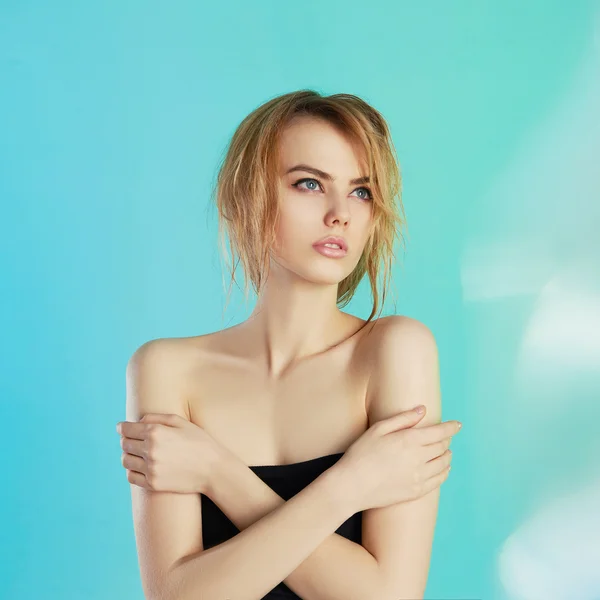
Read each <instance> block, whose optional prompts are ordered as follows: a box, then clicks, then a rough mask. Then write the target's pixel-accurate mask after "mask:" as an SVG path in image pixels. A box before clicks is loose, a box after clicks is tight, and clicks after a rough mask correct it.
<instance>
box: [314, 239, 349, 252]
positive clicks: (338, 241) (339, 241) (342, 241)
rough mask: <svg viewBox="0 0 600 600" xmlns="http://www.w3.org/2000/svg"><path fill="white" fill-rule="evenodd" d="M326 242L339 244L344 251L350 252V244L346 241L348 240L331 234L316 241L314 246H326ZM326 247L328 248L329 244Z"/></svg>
mask: <svg viewBox="0 0 600 600" xmlns="http://www.w3.org/2000/svg"><path fill="white" fill-rule="evenodd" d="M325 244H337V245H338V246H339V247H340V249H341V250H343V251H344V252H348V244H347V243H346V240H345V239H344V238H343V237H338V236H333V235H330V236H327V237H326V238H323V239H321V240H319V241H318V242H315V243H314V244H313V246H324V245H325ZM325 247H326V248H327V246H325ZM332 249H333V248H332Z"/></svg>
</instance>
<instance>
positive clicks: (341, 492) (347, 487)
mask: <svg viewBox="0 0 600 600" xmlns="http://www.w3.org/2000/svg"><path fill="white" fill-rule="evenodd" d="M323 477H325V478H326V479H327V480H328V482H329V491H330V495H331V498H332V500H333V501H334V502H336V503H337V505H338V506H339V507H340V510H341V511H342V512H343V514H344V515H346V517H347V518H350V517H351V516H352V515H354V514H356V513H357V512H359V511H361V510H362V508H361V507H360V498H359V495H358V490H357V486H356V482H355V481H354V479H353V473H352V472H351V471H350V470H349V469H348V468H347V466H346V465H345V464H340V463H339V462H338V463H336V464H335V465H333V466H332V467H330V468H329V469H327V471H325V473H323Z"/></svg>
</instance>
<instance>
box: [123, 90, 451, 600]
mask: <svg viewBox="0 0 600 600" xmlns="http://www.w3.org/2000/svg"><path fill="white" fill-rule="evenodd" d="M400 188H401V185H400V172H399V168H398V165H397V162H396V159H395V150H394V147H393V144H392V140H391V136H390V133H389V130H388V127H387V125H386V123H385V121H384V119H383V117H382V116H381V115H380V114H379V113H378V112H377V111H376V110H375V109H374V108H372V107H371V106H369V105H368V104H367V103H365V102H364V101H363V100H361V99H360V98H358V97H356V96H352V95H347V94H337V95H333V96H325V97H324V96H321V95H319V94H318V93H316V92H313V91H310V90H302V91H299V92H295V93H290V94H285V95H283V96H280V97H277V98H274V99H272V100H270V101H268V102H267V103H265V104H264V105H262V106H260V107H259V108H258V109H257V110H255V111H254V112H252V113H251V114H250V115H249V116H248V117H246V118H245V119H244V121H243V122H242V123H241V124H240V126H239V127H238V129H237V130H236V132H235V134H234V135H233V138H232V140H231V143H230V144H229V147H228V151H227V154H226V156H225V158H224V161H223V164H222V165H221V168H220V171H219V176H218V180H217V186H216V201H217V206H218V208H219V215H220V217H221V219H222V224H223V225H224V226H225V227H226V228H227V230H228V234H229V238H230V244H231V250H232V254H233V255H234V256H235V254H236V253H237V254H238V255H239V258H240V260H241V261H242V264H243V268H244V273H245V275H246V281H248V280H250V281H251V282H252V284H253V286H254V289H255V291H256V293H257V297H258V300H257V303H256V307H255V309H254V311H253V312H252V314H251V316H250V317H249V318H248V319H247V320H246V321H244V322H242V323H240V324H239V325H236V326H234V327H230V328H227V329H224V330H222V331H217V332H214V333H210V334H206V335H200V336H194V337H187V338H175V339H166V338H165V339H157V340H152V341H149V342H146V343H145V344H143V345H142V346H141V347H140V348H138V349H137V350H136V352H135V353H134V354H133V356H132V357H131V359H130V361H129V363H128V366H127V403H126V412H127V419H128V421H126V422H121V423H119V424H118V425H117V430H118V432H119V433H120V434H121V447H122V449H123V454H122V464H123V466H124V467H125V468H126V469H127V479H128V481H129V482H130V483H131V493H132V503H133V517H134V527H135V535H136V542H137V549H138V555H139V564H140V571H141V578H142V584H143V588H144V591H145V593H146V597H147V598H152V599H158V598H161V599H173V600H175V599H177V600H187V599H189V600H192V599H195V600H198V599H202V600H227V599H230V600H258V599H260V598H268V599H272V600H274V599H281V600H283V599H288V598H303V599H304V600H322V599H325V598H326V599H328V600H329V599H337V598H339V599H340V600H351V599H364V600H366V599H372V600H398V599H400V598H411V599H415V598H422V597H423V594H424V590H425V585H426V581H427V574H428V570H429V560H430V553H431V546H432V541H433V535H434V526H435V521H436V515H437V507H438V499H439V492H440V485H441V484H442V482H443V481H444V480H445V479H446V477H447V475H448V471H449V465H450V451H449V449H448V446H449V444H450V440H451V438H452V436H453V435H454V434H455V433H456V432H457V431H458V430H459V427H460V424H459V423H458V422H457V421H448V422H444V423H441V422H440V420H441V399H440V384H439V368H438V355H437V348H436V343H435V339H434V337H433V335H432V333H431V331H430V330H429V329H428V328H427V327H426V326H425V325H424V324H422V323H421V322H419V321H417V320H415V319H412V318H410V317H406V316H400V315H392V316H387V317H383V318H378V319H374V318H373V317H374V315H375V313H376V311H377V307H378V303H379V291H378V279H377V278H378V274H379V272H380V266H381V264H382V263H383V264H384V266H385V270H386V274H389V267H390V265H391V260H392V257H393V251H392V250H393V242H394V239H395V237H396V236H397V234H398V233H399V231H400V227H401V226H402V225H403V223H404V221H403V218H402V204H401V200H400ZM233 271H234V272H235V269H234V270H233ZM365 274H367V275H368V278H369V281H370V285H371V290H372V294H373V298H374V305H373V310H372V311H371V314H370V315H369V318H368V319H367V320H366V321H365V320H363V319H359V318H357V317H354V316H352V315H350V314H348V313H345V312H343V311H341V310H340V307H341V306H344V305H345V304H347V302H348V301H349V300H350V299H351V298H352V296H353V294H354V293H355V291H356V288H357V286H358V284H359V282H360V281H361V280H362V279H363V277H364V275H365ZM232 276H233V278H234V273H232ZM383 298H384V299H385V292H384V294H383ZM417 405H423V407H424V412H421V413H419V412H417V411H416V410H415V408H416V407H417Z"/></svg>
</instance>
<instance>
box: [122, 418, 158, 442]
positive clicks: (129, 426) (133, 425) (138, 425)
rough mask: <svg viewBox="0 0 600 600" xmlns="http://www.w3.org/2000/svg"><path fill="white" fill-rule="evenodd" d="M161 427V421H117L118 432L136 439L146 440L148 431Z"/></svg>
mask: <svg viewBox="0 0 600 600" xmlns="http://www.w3.org/2000/svg"><path fill="white" fill-rule="evenodd" d="M157 427H161V424H160V423H146V422H144V421H121V422H120V423H117V433H120V434H121V435H123V436H125V437H128V438H132V439H135V440H144V439H146V438H147V437H148V432H150V431H152V430H153V429H156V428H157Z"/></svg>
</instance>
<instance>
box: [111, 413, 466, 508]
mask: <svg viewBox="0 0 600 600" xmlns="http://www.w3.org/2000/svg"><path fill="white" fill-rule="evenodd" d="M424 416H425V407H424V406H422V405H421V406H420V407H419V408H418V409H413V410H411V411H405V412H402V413H400V414H398V415H394V416H392V417H389V418H387V419H384V420H382V421H379V422H378V423H376V424H375V425H373V426H372V427H370V428H369V429H368V430H367V431H366V432H365V433H363V435H361V436H360V437H359V438H358V440H356V442H354V443H353V444H352V446H350V448H349V449H348V450H347V451H346V452H345V454H344V456H343V457H342V458H341V459H340V461H339V462H338V463H337V464H336V465H334V466H333V467H332V469H334V470H336V471H338V470H339V471H341V472H342V473H344V474H345V475H346V476H347V480H348V484H347V487H348V499H349V501H350V504H351V505H352V507H353V510H354V513H356V512H359V511H363V510H366V509H369V508H378V507H382V506H389V505H390V504H396V503H397V502H406V501H408V500H415V499H417V498H419V497H421V496H424V495H425V494H427V493H429V492H430V491H431V490H433V489H434V488H436V487H438V486H439V485H441V484H442V483H443V481H445V479H446V477H447V475H448V472H449V470H450V461H451V455H452V451H451V450H450V449H449V448H448V446H449V445H450V442H451V439H452V436H453V435H455V434H456V433H458V431H459V430H460V427H461V424H460V423H459V422H457V421H446V422H444V423H438V424H436V425H429V426H427V427H422V428H420V429H410V428H411V427H412V426H413V425H415V424H416V423H418V422H419V421H420V420H421V419H422V418H423V417H424ZM117 432H118V433H119V434H120V435H121V448H122V449H123V453H122V455H121V463H122V465H123V467H125V468H126V469H127V479H128V481H129V482H130V483H133V484H135V485H137V486H139V487H142V488H145V489H147V490H152V491H156V492H173V493H179V494H189V493H198V494H199V493H202V494H205V495H207V496H209V497H210V498H211V499H213V498H214V497H218V490H219V488H220V483H221V481H222V480H223V479H224V478H225V479H226V478H228V477H229V475H230V474H229V473H228V471H227V470H228V469H231V468H234V469H239V468H240V467H243V468H246V469H247V468H248V467H247V466H246V465H244V464H243V463H242V462H241V461H240V460H239V459H238V458H237V457H236V456H235V455H233V454H232V453H231V452H229V451H228V450H227V449H226V448H224V447H222V446H221V445H220V444H219V443H218V442H217V441H216V440H214V439H213V438H212V437H211V436H210V435H208V434H207V433H206V432H205V431H203V429H202V428H201V427H198V426H197V425H195V424H193V423H190V422H189V421H188V420H187V419H184V418H182V417H180V416H179V415H175V414H160V413H158V414H153V413H149V414H146V415H144V416H143V417H142V419H141V420H140V421H139V422H128V421H123V422H120V423H118V424H117ZM400 456H401V457H402V458H401V459H399V457H400ZM236 463H237V464H236Z"/></svg>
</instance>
